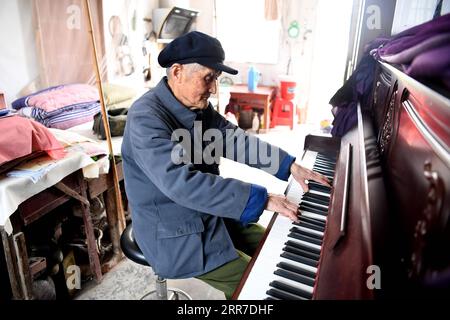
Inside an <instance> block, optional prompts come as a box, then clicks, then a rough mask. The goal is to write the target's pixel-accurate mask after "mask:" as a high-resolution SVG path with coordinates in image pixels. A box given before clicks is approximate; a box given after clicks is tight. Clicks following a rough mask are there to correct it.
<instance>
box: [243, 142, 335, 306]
mask: <svg viewBox="0 0 450 320" xmlns="http://www.w3.org/2000/svg"><path fill="white" fill-rule="evenodd" d="M301 164H302V166H304V167H306V168H309V169H313V170H314V171H317V172H320V173H321V174H323V175H325V176H327V177H328V179H329V180H330V181H331V182H332V181H333V177H334V168H335V165H336V159H333V158H330V157H329V156H325V155H323V154H320V153H317V152H313V151H309V150H307V151H306V153H305V155H304V157H303V160H302V163H301ZM309 189H310V190H309V192H307V193H304V192H303V190H302V188H301V186H300V184H299V183H298V182H296V181H295V180H293V178H292V177H291V181H290V182H289V186H288V189H287V194H286V196H287V198H288V199H289V200H290V201H292V202H294V203H299V206H300V212H301V215H300V216H299V220H300V221H299V222H293V221H291V220H289V219H288V218H287V217H284V216H281V215H277V217H276V219H275V222H274V223H273V225H272V229H271V230H270V232H269V234H268V236H267V239H266V241H265V243H264V246H263V247H262V249H261V251H260V253H259V255H258V257H257V259H256V261H255V264H254V265H253V268H252V270H251V272H250V274H249V276H248V278H247V281H246V282H245V284H244V286H243V288H242V290H241V292H240V294H239V297H238V299H240V300H264V299H282V300H308V299H311V298H312V297H313V294H314V284H315V280H316V275H317V268H318V263H319V258H320V252H321V248H322V241H323V236H324V232H325V228H326V221H327V214H328V205H329V202H330V195H331V188H329V187H327V186H324V185H320V184H318V183H315V182H313V181H310V182H309Z"/></svg>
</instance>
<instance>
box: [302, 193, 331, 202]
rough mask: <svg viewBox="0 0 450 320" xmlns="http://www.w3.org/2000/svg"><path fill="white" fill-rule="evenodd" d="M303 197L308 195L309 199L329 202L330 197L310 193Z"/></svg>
mask: <svg viewBox="0 0 450 320" xmlns="http://www.w3.org/2000/svg"><path fill="white" fill-rule="evenodd" d="M303 195H308V196H309V197H311V198H314V199H318V200H322V201H326V202H330V197H327V196H323V195H321V194H316V193H312V192H306V193H304V194H303Z"/></svg>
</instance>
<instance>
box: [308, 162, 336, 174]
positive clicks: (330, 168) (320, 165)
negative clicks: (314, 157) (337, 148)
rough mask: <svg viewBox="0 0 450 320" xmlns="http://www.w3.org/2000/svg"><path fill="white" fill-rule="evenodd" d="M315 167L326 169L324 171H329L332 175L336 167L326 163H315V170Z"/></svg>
mask: <svg viewBox="0 0 450 320" xmlns="http://www.w3.org/2000/svg"><path fill="white" fill-rule="evenodd" d="M314 168H317V169H321V170H324V171H328V172H329V173H330V174H331V175H334V168H332V167H330V166H327V165H324V164H321V163H315V164H314V166H313V170H314Z"/></svg>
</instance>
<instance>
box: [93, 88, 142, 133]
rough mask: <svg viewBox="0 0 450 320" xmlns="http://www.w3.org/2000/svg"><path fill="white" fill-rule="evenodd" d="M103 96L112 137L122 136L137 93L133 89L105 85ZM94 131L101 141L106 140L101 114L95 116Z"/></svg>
mask: <svg viewBox="0 0 450 320" xmlns="http://www.w3.org/2000/svg"><path fill="white" fill-rule="evenodd" d="M103 94H104V99H105V105H106V109H107V112H108V121H109V128H110V133H111V136H112V137H117V136H122V135H123V132H124V130H125V124H126V121H127V113H128V109H129V108H130V107H131V104H132V103H133V102H134V100H135V98H136V95H137V92H136V90H134V89H133V88H130V87H125V86H122V85H117V84H111V83H105V84H103ZM92 130H93V131H94V133H95V134H97V137H98V138H99V139H102V140H105V139H106V132H105V127H104V125H103V119H102V115H101V113H99V114H97V115H95V117H94V125H93V127H92Z"/></svg>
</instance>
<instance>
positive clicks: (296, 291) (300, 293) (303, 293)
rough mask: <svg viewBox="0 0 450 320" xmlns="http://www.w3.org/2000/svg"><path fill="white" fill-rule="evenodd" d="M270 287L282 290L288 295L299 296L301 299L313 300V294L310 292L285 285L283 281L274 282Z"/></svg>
mask: <svg viewBox="0 0 450 320" xmlns="http://www.w3.org/2000/svg"><path fill="white" fill-rule="evenodd" d="M269 286H271V287H273V288H275V289H278V290H282V291H284V292H287V293H291V294H294V295H296V296H299V297H302V298H305V299H312V294H311V293H310V292H308V291H305V290H302V289H300V288H296V287H294V286H291V285H289V284H286V283H283V282H281V281H277V280H274V281H272V282H271V283H270V284H269Z"/></svg>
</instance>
